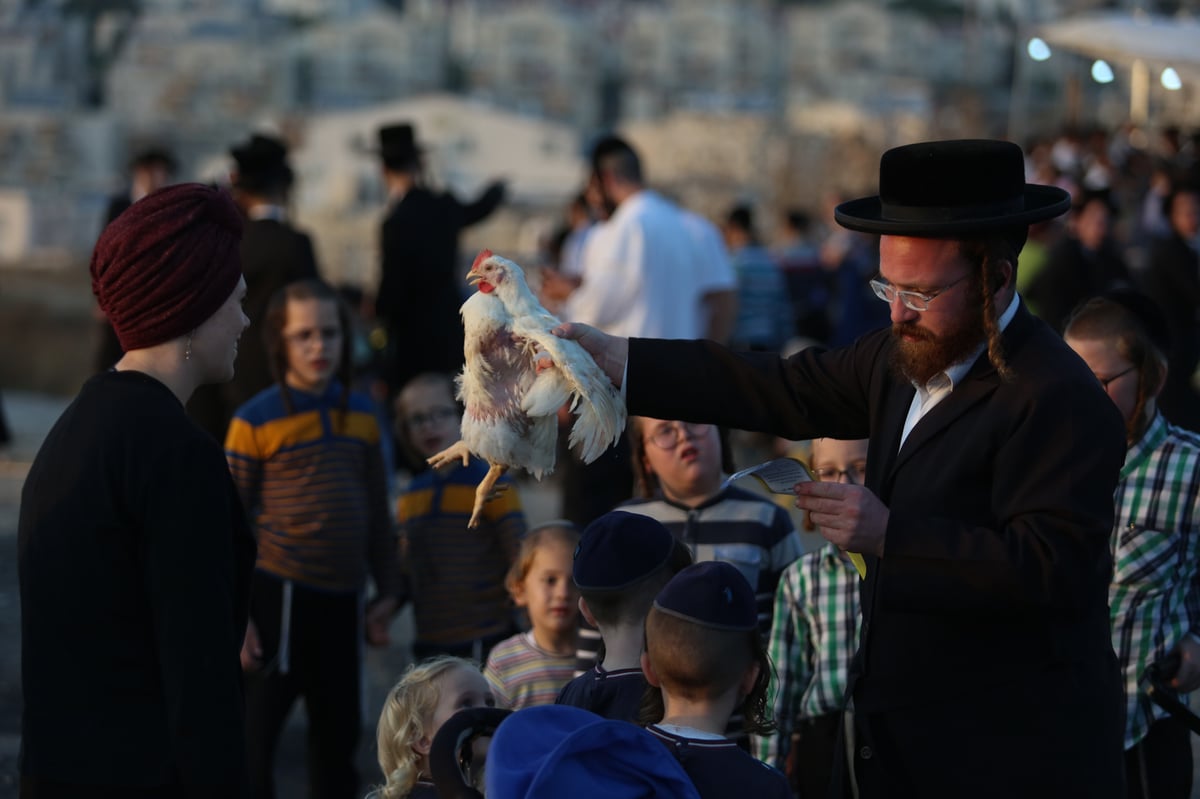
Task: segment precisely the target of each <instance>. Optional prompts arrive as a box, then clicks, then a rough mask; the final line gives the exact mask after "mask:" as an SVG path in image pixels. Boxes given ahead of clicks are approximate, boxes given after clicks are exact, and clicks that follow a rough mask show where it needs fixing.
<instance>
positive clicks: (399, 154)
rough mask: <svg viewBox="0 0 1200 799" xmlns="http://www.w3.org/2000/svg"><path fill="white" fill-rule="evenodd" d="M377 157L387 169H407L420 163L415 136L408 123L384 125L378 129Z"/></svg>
mask: <svg viewBox="0 0 1200 799" xmlns="http://www.w3.org/2000/svg"><path fill="white" fill-rule="evenodd" d="M378 152H379V157H380V158H381V159H382V160H383V164H384V166H386V167H387V168H388V169H397V170H403V169H409V168H411V167H415V166H417V164H419V163H420V161H421V153H422V150H421V148H420V147H419V146H417V134H416V130H415V129H414V128H413V126H412V125H411V124H410V123H408V122H402V123H399V124H396V125H384V126H383V127H382V128H380V129H379V150H378Z"/></svg>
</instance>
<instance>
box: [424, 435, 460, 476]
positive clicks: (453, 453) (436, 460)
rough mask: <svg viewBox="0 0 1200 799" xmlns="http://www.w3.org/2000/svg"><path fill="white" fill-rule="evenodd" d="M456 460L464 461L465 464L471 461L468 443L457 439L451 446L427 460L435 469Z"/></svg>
mask: <svg viewBox="0 0 1200 799" xmlns="http://www.w3.org/2000/svg"><path fill="white" fill-rule="evenodd" d="M454 461H462V465H463V466H466V465H468V464H469V463H470V462H471V450H469V449H467V445H466V444H464V443H463V442H462V441H455V442H454V443H453V444H452V445H450V446H449V447H446V448H445V449H444V450H442V451H441V452H439V453H437V454H436V455H432V456H430V457H429V458H427V459H426V460H425V462H426V463H428V464H429V465H430V466H432V467H433V468H435V469H440V468H442V467H443V466H448V465H449V464H451V463H453V462H454Z"/></svg>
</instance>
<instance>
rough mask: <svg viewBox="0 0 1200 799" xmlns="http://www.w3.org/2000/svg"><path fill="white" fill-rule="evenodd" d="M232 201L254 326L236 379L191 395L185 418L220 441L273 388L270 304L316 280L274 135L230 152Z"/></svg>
mask: <svg viewBox="0 0 1200 799" xmlns="http://www.w3.org/2000/svg"><path fill="white" fill-rule="evenodd" d="M229 154H230V156H232V157H233V161H234V170H233V172H232V173H231V174H230V181H231V183H232V191H233V199H234V201H235V202H236V203H237V204H238V207H239V208H241V210H242V213H244V214H245V215H246V225H245V227H244V228H243V233H242V244H241V257H242V270H243V272H244V274H245V276H246V299H245V301H244V302H243V303H242V308H243V310H244V311H245V312H246V316H247V317H249V318H250V327H249V328H247V330H246V332H245V333H243V334H242V342H243V344H242V346H241V347H240V348H239V349H238V356H237V363H236V365H235V367H234V378H233V380H231V381H230V382H229V383H227V384H225V385H222V386H215V385H214V386H205V387H204V388H203V389H201V390H200V391H197V392H196V394H195V395H194V396H193V397H192V401H191V402H190V403H189V404H188V412H189V414H190V415H191V416H192V418H193V419H195V420H196V422H197V423H198V424H200V425H201V426H202V427H204V428H205V429H206V430H208V432H209V433H210V434H212V436H213V437H214V438H216V439H217V441H224V440H225V432H226V430H227V429H228V427H229V421H230V419H232V418H233V414H234V412H235V411H236V410H237V409H238V408H239V407H240V406H241V405H242V404H243V403H244V402H246V401H247V400H249V399H250V398H251V397H253V396H254V395H255V394H257V393H258V392H260V391H262V390H263V389H264V388H266V387H267V386H269V385H271V384H272V383H273V382H275V378H274V377H273V376H272V374H271V366H270V360H269V358H268V357H267V351H266V346H265V344H264V342H263V333H262V330H263V317H264V316H266V312H267V302H268V301H269V300H270V299H271V295H272V294H274V293H275V292H276V291H277V290H278V289H280V288H282V287H283V286H285V285H287V284H288V283H291V282H292V281H294V280H302V279H304V278H315V277H318V270H317V258H316V254H315V252H314V250H313V244H312V239H310V238H309V236H308V234H306V233H303V232H302V231H299V230H297V229H296V228H294V227H292V225H291V224H290V222H289V221H288V213H287V203H288V195H289V194H290V192H291V189H292V183H293V182H294V180H295V174H294V173H293V172H292V168H291V166H290V165H289V164H288V160H287V156H288V151H287V145H286V144H285V143H284V142H283V141H282V140H281V139H278V138H276V137H274V136H269V135H265V134H261V133H254V134H252V135H251V136H250V138H249V139H248V140H246V141H245V142H243V143H241V144H238V145H235V146H234V147H232V148H231V149H230V150H229Z"/></svg>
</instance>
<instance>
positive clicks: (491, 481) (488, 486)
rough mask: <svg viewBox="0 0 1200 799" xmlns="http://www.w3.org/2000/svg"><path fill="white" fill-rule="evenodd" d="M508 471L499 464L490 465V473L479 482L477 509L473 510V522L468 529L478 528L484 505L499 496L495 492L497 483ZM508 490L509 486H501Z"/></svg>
mask: <svg viewBox="0 0 1200 799" xmlns="http://www.w3.org/2000/svg"><path fill="white" fill-rule="evenodd" d="M507 471H508V467H507V466H504V465H502V464H499V463H493V464H490V465H489V468H488V472H487V474H485V475H484V476H483V479H482V480H480V481H479V485H478V486H477V487H476V488H475V507H473V508H472V509H471V521H469V522H467V527H478V526H479V517H480V516H482V515H483V506H484V504H485V503H486V502H487V501H488V500H489V499H491V498H492V497H494V496H496V495H497V492H496V491H495V488H496V481H497V480H499V479H500V477H501V476H502V475H503V474H504V473H505V472H507ZM501 488H507V486H501Z"/></svg>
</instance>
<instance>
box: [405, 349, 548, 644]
mask: <svg viewBox="0 0 1200 799" xmlns="http://www.w3.org/2000/svg"><path fill="white" fill-rule="evenodd" d="M395 411H396V419H397V425H398V426H399V433H400V440H401V446H403V447H405V448H407V449H410V450H411V451H412V452H413V453H414V454H415V455H417V456H419V460H424V459H425V458H427V457H429V456H430V455H433V454H434V453H436V452H441V451H442V450H443V449H445V448H446V447H449V446H450V445H451V444H453V443H454V442H455V441H457V440H458V438H459V423H460V421H461V412H460V410H459V407H458V405H457V403H455V401H454V384H453V381H452V380H451V378H450V377H449V375H445V374H437V373H433V372H426V373H424V374H421V375H417V376H416V377H414V378H413V379H412V380H410V381H409V382H408V383H407V384H405V386H404V388H403V389H402V390H401V391H400V394H399V395H398V396H397V398H396V406H395ZM487 468H488V467H487V464H486V463H484V462H483V461H481V460H479V459H477V458H472V459H471V462H470V463H469V464H468V465H467V466H463V465H461V464H455V465H454V466H451V467H449V468H448V469H445V470H441V471H434V470H433V469H428V470H426V471H424V472H421V473H420V474H418V475H416V476H415V477H414V478H413V479H412V482H411V483H410V484H409V485H408V487H407V488H406V489H405V491H404V493H403V494H402V495H401V496H400V500H399V502H398V503H397V511H396V517H397V521H398V523H399V526H400V542H401V543H400V552H401V563H402V567H403V571H404V572H405V574H406V580H407V583H408V590H409V596H410V597H411V598H412V601H413V611H414V619H415V624H416V639H415V640H414V641H413V645H412V648H413V656H414V657H415V658H417V659H421V658H426V657H430V656H432V655H437V654H448V655H457V656H459V657H470V658H473V659H475V660H477V661H479V662H483V661H484V660H485V659H486V658H487V656H488V653H489V652H490V650H491V648H492V647H493V646H495V645H496V644H497V643H498V642H500V641H502V640H504V639H505V638H507V637H508V636H510V635H512V633H513V632H514V630H515V626H514V625H513V621H512V615H511V613H510V609H509V605H508V595H507V592H506V591H505V576H506V575H507V573H508V570H509V567H510V566H511V565H512V562H513V559H514V558H515V557H516V554H517V545H518V542H519V541H520V538H521V536H523V535H524V533H525V514H524V513H523V512H522V510H521V500H520V497H519V495H518V494H517V490H516V488H515V487H514V486H513V485H512V480H511V479H510V478H509V477H507V476H506V477H502V478H500V484H499V485H500V486H502V487H506V490H504V491H501V492H500V493H499V494H498V495H497V496H495V497H493V498H492V499H491V500H489V501H488V502H487V504H486V505H484V509H483V514H484V519H483V522H482V523H481V524H480V526H479V527H477V528H475V529H473V530H468V529H467V519H468V518H470V515H471V506H472V504H473V502H474V489H475V486H476V485H478V484H479V481H480V480H482V479H483V475H484V473H485V472H486V471H487Z"/></svg>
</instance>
